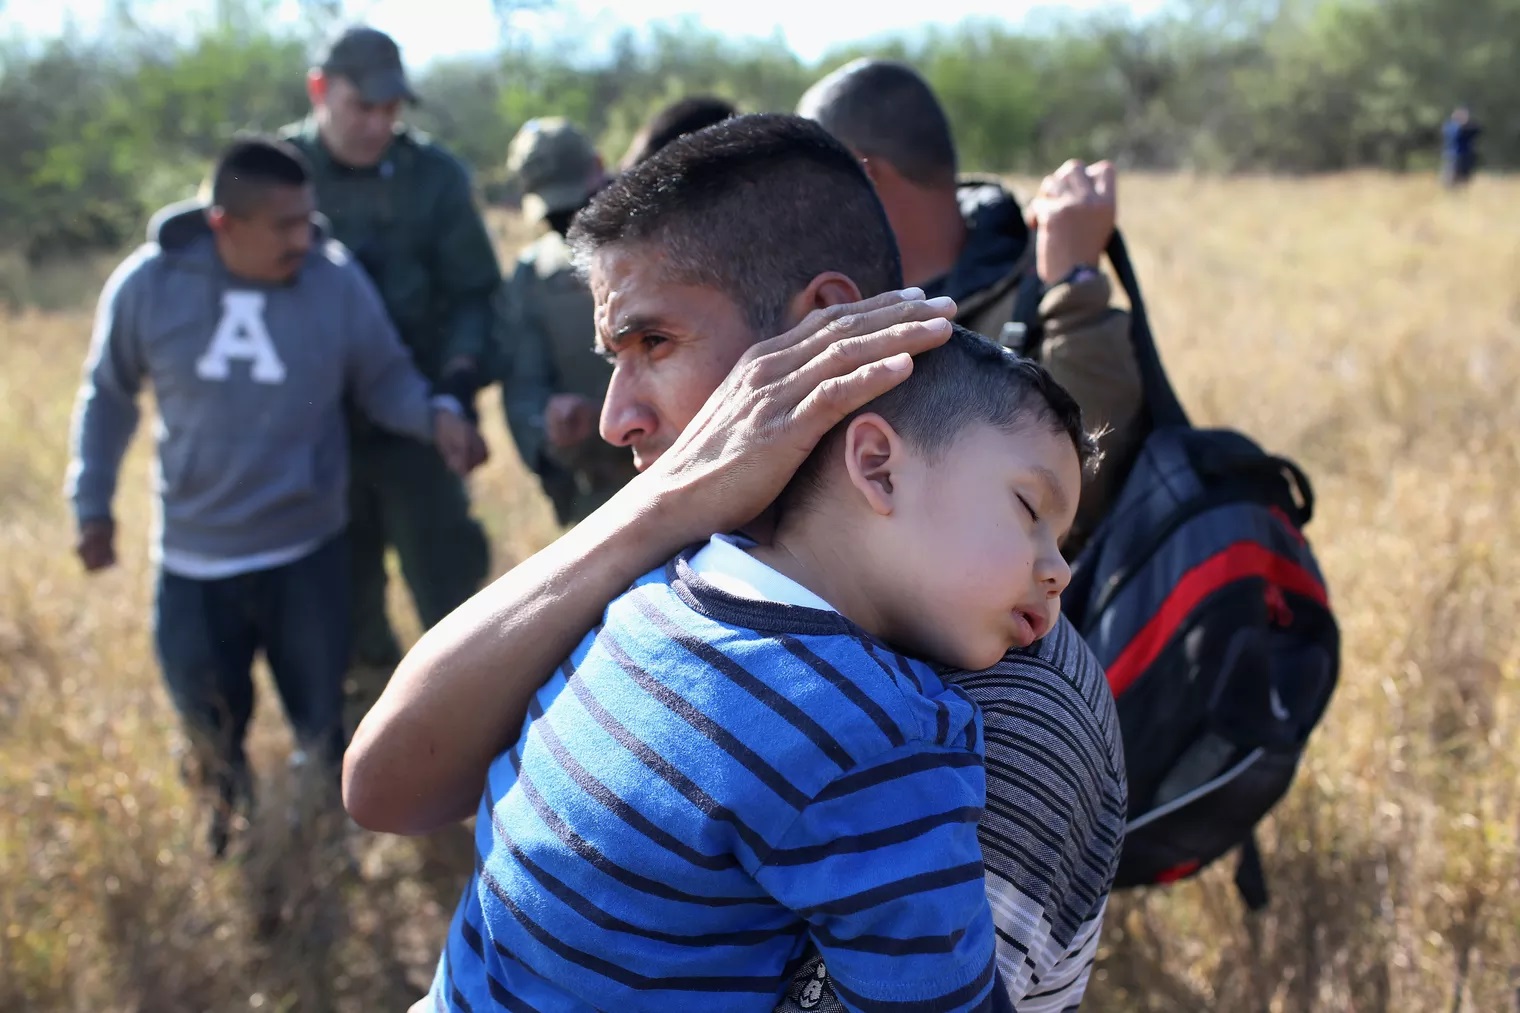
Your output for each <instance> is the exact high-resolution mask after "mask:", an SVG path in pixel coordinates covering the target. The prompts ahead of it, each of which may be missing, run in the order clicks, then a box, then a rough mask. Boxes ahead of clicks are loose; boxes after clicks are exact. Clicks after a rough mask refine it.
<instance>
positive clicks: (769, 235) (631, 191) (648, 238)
mask: <svg viewBox="0 0 1520 1013" xmlns="http://www.w3.org/2000/svg"><path fill="white" fill-rule="evenodd" d="M569 240H570V245H571V248H572V250H573V251H574V253H575V257H576V261H577V263H578V264H579V265H580V266H581V268H582V270H589V267H590V263H591V259H592V257H593V256H594V255H595V253H596V252H597V251H598V250H600V249H601V248H603V247H606V246H611V245H614V244H629V245H648V246H651V247H655V248H657V249H658V251H659V253H660V255H661V257H662V261H663V266H664V268H665V270H666V271H667V273H668V275H667V276H668V277H669V279H670V280H671V281H675V282H680V283H685V284H694V285H704V286H707V287H709V288H712V289H716V290H717V291H719V292H722V293H723V294H724V295H726V296H728V297H729V298H730V299H732V300H733V301H734V302H735V303H736V304H737V305H738V306H739V308H740V310H741V311H742V312H743V313H744V316H745V319H746V320H747V321H748V322H749V324H750V325H751V326H752V327H754V329H755V330H756V332H757V333H758V335H759V337H762V338H768V337H771V336H772V335H773V334H775V333H777V332H778V331H779V329H780V327H781V323H782V321H783V319H784V317H785V315H786V311H787V307H788V304H789V303H790V302H791V301H792V299H794V298H795V297H796V296H797V295H798V294H799V293H801V292H802V291H803V290H804V289H806V288H807V286H808V283H809V282H811V281H812V280H813V279H814V278H816V277H817V276H818V275H820V274H822V273H824V272H826V271H838V272H840V273H842V274H844V275H846V276H847V277H849V278H850V279H851V280H852V281H854V282H855V284H856V286H858V287H859V289H860V291H861V293H862V294H863V295H866V296H871V295H876V294H878V293H880V292H885V291H887V290H889V289H895V288H900V287H901V286H902V261H901V259H900V258H899V256H898V252H897V242H896V240H895V239H894V238H893V236H892V226H891V224H890V223H889V222H888V221H887V214H886V211H885V210H883V209H882V206H881V201H880V199H878V198H877V196H876V189H875V187H873V186H872V185H871V181H870V179H869V178H867V176H866V174H865V172H864V171H863V170H862V169H861V167H860V165H859V163H857V162H856V161H855V158H854V156H852V155H851V154H850V152H849V151H848V150H846V149H845V147H844V146H843V145H841V144H840V143H839V142H838V141H836V140H835V139H834V138H832V137H830V136H829V134H828V132H827V131H825V130H824V129H823V128H822V127H820V126H819V125H818V124H816V123H813V122H810V121H808V120H805V119H802V118H801V117H798V116H789V115H779V114H752V115H748V116H736V117H733V118H732V119H727V120H724V121H723V122H721V123H718V124H715V125H714V126H711V127H708V128H707V129H706V130H701V131H698V132H697V133H694V134H687V135H686V136H685V137H681V138H678V139H677V140H675V141H673V142H671V143H670V144H669V145H667V146H666V147H665V148H664V149H663V150H661V151H660V152H658V153H657V154H655V155H654V156H653V157H651V158H649V159H647V160H645V161H643V162H640V163H639V164H638V165H636V166H634V167H633V168H632V169H630V170H628V171H627V172H625V173H623V174H622V175H621V176H619V177H618V178H617V179H616V180H614V181H613V182H612V183H611V184H609V185H608V186H607V187H606V189H604V190H602V191H601V192H600V193H598V194H597V195H596V197H595V198H593V199H592V201H591V203H590V204H589V205H587V206H586V208H585V209H584V210H583V211H581V213H580V214H579V215H577V216H576V219H575V224H574V225H573V226H572V227H571V229H570V235H569Z"/></svg>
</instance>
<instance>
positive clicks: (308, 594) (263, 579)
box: [153, 535, 351, 806]
mask: <svg viewBox="0 0 1520 1013" xmlns="http://www.w3.org/2000/svg"><path fill="white" fill-rule="evenodd" d="M155 598H156V601H155V607H154V617H153V632H154V641H155V645H156V648H157V652H158V660H159V664H160V665H161V666H162V669H163V673H164V680H165V682H167V683H168V687H169V694H170V696H171V697H172V699H173V701H174V705H175V707H176V708H177V709H178V710H179V712H180V714H181V716H182V717H183V719H184V721H185V725H186V730H187V732H188V734H189V736H190V738H191V741H192V746H193V748H194V749H195V751H196V754H197V758H198V760H199V761H200V764H201V767H202V770H203V772H204V773H205V774H206V775H209V777H208V778H207V780H208V783H209V784H214V785H215V786H216V788H217V791H218V794H219V796H220V797H221V799H222V801H223V803H224V804H225V805H228V806H230V805H232V804H234V802H235V801H236V799H237V797H238V796H239V795H240V794H244V793H246V792H247V791H248V786H249V778H248V757H247V755H246V754H245V753H244V751H243V742H244V739H245V738H246V737H247V734H248V723H249V720H250V719H251V718H252V717H253V659H254V655H255V653H257V652H258V651H261V650H262V651H263V652H264V657H265V659H266V660H267V661H268V663H269V668H270V671H271V672H272V674H273V675H274V681H275V685H276V687H278V689H279V692H280V699H281V701H282V702H283V703H284V706H285V714H286V716H287V717H288V718H289V720H290V724H291V727H292V729H293V730H294V732H295V738H296V742H297V744H298V746H299V748H300V749H302V750H303V751H304V752H305V753H306V754H307V755H308V757H309V758H310V759H311V760H312V761H313V762H317V763H324V764H327V765H328V766H330V768H331V770H332V772H333V774H334V775H336V773H337V770H338V769H339V766H340V764H341V762H342V759H343V748H344V744H345V738H346V736H345V733H344V730H343V676H344V672H345V670H346V668H347V666H348V650H349V637H350V629H351V619H350V608H349V558H348V544H347V539H346V538H345V536H343V535H339V536H337V537H335V538H333V539H331V540H330V541H328V542H326V543H324V544H323V545H322V546H320V547H319V548H318V549H317V550H316V551H314V552H312V553H311V554H309V555H307V556H304V557H303V558H301V559H298V560H296V561H295V562H293V563H289V564H287V565H285V566H280V567H276V568H274V569H271V570H261V571H257V572H254V573H246V574H240V575H238V576H235V577H227V578H224V579H221V580H192V579H190V578H187V577H181V576H177V575H175V574H172V573H167V572H164V571H162V570H160V572H159V576H158V589H157V594H156V596H155Z"/></svg>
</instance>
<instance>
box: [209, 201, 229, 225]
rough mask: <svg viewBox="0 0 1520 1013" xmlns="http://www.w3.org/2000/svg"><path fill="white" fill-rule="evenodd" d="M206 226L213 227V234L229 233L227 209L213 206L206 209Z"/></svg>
mask: <svg viewBox="0 0 1520 1013" xmlns="http://www.w3.org/2000/svg"><path fill="white" fill-rule="evenodd" d="M206 224H207V225H209V226H211V231H212V232H226V231H227V212H226V210H225V209H223V208H221V207H219V206H217V205H215V204H213V205H212V206H211V207H208V208H207V209H206Z"/></svg>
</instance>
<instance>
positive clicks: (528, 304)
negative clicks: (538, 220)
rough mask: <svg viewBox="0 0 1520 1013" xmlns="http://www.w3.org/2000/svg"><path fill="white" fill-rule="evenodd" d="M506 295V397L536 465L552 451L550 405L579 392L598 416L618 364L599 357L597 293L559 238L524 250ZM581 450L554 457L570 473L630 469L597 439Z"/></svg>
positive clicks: (523, 449)
mask: <svg viewBox="0 0 1520 1013" xmlns="http://www.w3.org/2000/svg"><path fill="white" fill-rule="evenodd" d="M502 295H503V302H504V306H503V310H502V315H501V330H500V341H501V346H502V353H501V354H502V357H503V359H504V361H506V363H507V364H508V368H507V372H506V376H505V377H504V380H503V383H502V397H503V400H504V401H505V403H506V411H507V422H508V424H509V425H510V426H511V429H512V436H513V438H514V439H515V440H516V441H517V449H518V452H519V453H520V454H521V455H522V459H523V460H524V461H525V462H526V463H527V464H528V465H529V466H530V467H532V466H534V462H536V461H537V460H538V458H539V455H540V454H541V453H544V452H545V450H546V447H545V441H544V407H545V405H547V404H548V403H549V398H550V396H552V395H554V394H581V395H583V396H585V397H587V398H590V399H591V401H592V402H593V403H594V404H595V405H596V406H597V409H598V410H600V408H601V404H602V400H603V398H605V397H606V395H607V384H608V382H609V381H610V380H611V379H612V366H611V364H610V363H608V362H607V361H606V360H605V359H603V358H602V357H601V356H599V355H597V354H596V351H595V339H596V327H595V323H594V321H593V303H592V299H591V292H590V290H588V289H587V288H586V285H585V283H584V282H582V281H581V279H580V278H579V277H578V276H577V275H576V273H575V270H574V267H573V266H572V264H571V261H570V250H569V247H568V246H566V244H565V240H564V238H563V237H561V236H560V234H559V233H557V232H550V233H548V234H546V235H544V236H543V237H541V238H540V239H538V240H537V241H536V242H534V243H533V244H532V245H531V246H529V247H528V248H527V249H526V250H524V251H523V253H522V256H521V257H520V258H519V259H518V261H517V267H516V269H515V270H514V271H513V274H512V278H511V279H510V280H509V281H508V283H507V286H506V289H505V291H504V292H503V293H502ZM576 450H577V451H578V452H572V453H570V454H556V455H553V456H556V457H558V458H559V459H560V462H561V463H563V464H565V465H566V466H568V467H572V468H574V467H591V466H594V465H595V464H598V463H603V462H610V463H612V464H614V465H619V464H620V465H628V461H629V456H630V455H629V452H628V450H627V448H625V447H614V446H612V445H611V444H608V443H607V442H606V441H604V440H602V439H600V438H599V437H592V438H591V439H590V440H587V441H586V444H585V445H584V447H583V448H576ZM630 467H631V466H630Z"/></svg>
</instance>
